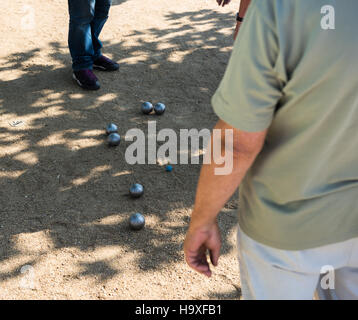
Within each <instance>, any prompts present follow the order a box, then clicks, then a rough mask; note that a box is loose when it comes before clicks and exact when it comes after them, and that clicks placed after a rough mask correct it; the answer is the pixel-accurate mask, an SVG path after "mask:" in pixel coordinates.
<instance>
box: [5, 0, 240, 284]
mask: <svg viewBox="0 0 358 320" xmlns="http://www.w3.org/2000/svg"><path fill="white" fill-rule="evenodd" d="M122 2H123V1H117V4H119V3H122ZM166 18H167V20H168V28H167V29H165V30H163V29H154V28H153V29H151V30H149V31H148V32H146V33H141V32H134V33H133V34H132V35H131V36H130V37H131V43H127V42H125V41H123V42H121V43H115V44H113V43H108V42H107V43H104V47H105V52H106V53H108V54H110V55H111V56H112V57H113V58H114V59H116V60H118V61H119V62H120V64H121V69H120V72H118V73H102V74H98V76H99V78H100V80H101V83H102V88H103V89H101V90H100V91H97V92H84V91H82V90H81V89H79V88H77V87H76V86H75V85H74V84H73V82H72V80H71V70H70V67H69V66H70V65H71V61H70V57H69V55H68V53H67V48H66V47H65V46H64V45H62V44H60V43H51V44H50V46H51V50H50V52H51V54H50V56H49V57H48V61H49V64H48V65H40V64H33V63H32V62H31V59H32V58H33V57H36V55H37V54H38V53H39V50H38V49H36V50H31V51H29V52H19V53H16V54H14V55H11V56H9V57H7V58H6V61H5V62H4V64H3V65H2V66H1V67H0V72H1V71H6V70H15V69H16V70H21V74H20V76H18V77H16V78H14V79H12V80H8V81H4V80H0V91H1V93H2V94H1V97H0V114H1V117H2V123H1V126H0V232H1V233H0V241H1V244H0V262H6V261H7V260H9V259H12V258H14V257H16V256H19V255H21V254H22V251H21V248H20V247H19V245H18V241H19V235H20V234H31V233H36V232H41V231H43V232H46V235H47V236H48V238H49V241H50V242H51V243H52V245H53V249H61V248H76V249H78V250H80V251H81V252H83V253H87V252H91V251H93V250H95V249H96V248H100V247H109V246H118V255H117V256H116V257H115V258H113V259H119V260H120V259H121V257H123V256H124V255H125V254H126V253H127V252H136V253H137V261H136V263H137V265H138V267H139V268H140V269H141V270H143V271H150V270H156V269H160V268H162V267H163V266H165V265H171V264H173V263H175V262H177V261H181V260H182V259H183V255H182V241H183V239H184V235H185V232H186V229H187V225H188V221H189V213H190V211H189V210H190V207H191V206H192V205H193V201H194V194H195V186H196V181H197V178H198V175H199V169H200V167H199V166H198V165H177V166H175V169H174V172H173V173H171V174H169V173H167V172H165V170H164V169H163V167H161V166H158V165H134V166H132V165H129V164H127V163H126V161H125V156H124V155H125V150H126V147H127V146H128V145H129V142H126V141H124V139H123V141H122V142H121V145H120V146H119V147H118V148H113V149H112V148H111V149H110V148H108V147H107V145H106V143H105V135H104V133H103V128H104V126H105V125H106V124H107V123H108V122H115V123H117V124H118V125H119V128H120V133H121V134H122V135H123V136H124V134H125V132H127V130H129V129H131V128H140V129H143V131H146V128H147V122H148V120H154V121H157V129H158V130H159V129H162V128H172V129H174V130H175V131H176V132H177V133H179V130H180V129H184V128H188V129H191V128H197V129H199V130H200V129H202V128H209V129H210V128H211V127H212V126H213V125H214V123H215V121H216V117H215V115H214V113H213V111H212V110H211V107H210V98H211V95H212V94H213V92H214V90H215V89H216V87H217V86H218V83H219V81H220V79H221V77H222V74H223V72H224V69H225V66H226V63H227V60H228V55H229V50H230V47H231V45H232V39H231V37H230V36H227V35H225V34H224V32H223V31H225V29H227V28H229V27H231V17H230V16H227V15H226V14H221V13H218V12H212V11H210V10H202V11H199V12H184V13H181V14H175V13H169V14H168V15H167V17H166ZM183 19H189V20H190V21H191V23H190V24H186V23H184V22H183ZM199 26H205V27H206V28H205V30H198V27H199ZM153 39H154V40H153ZM145 100H152V101H164V102H165V103H166V104H167V106H168V110H167V112H166V113H165V114H164V115H163V116H162V117H153V116H143V115H142V114H141V113H140V110H139V109H140V104H141V102H142V101H145ZM16 121H24V122H23V123H21V122H20V123H18V122H16ZM189 123H190V125H189ZM134 182H140V183H142V184H143V185H144V186H145V188H146V193H145V195H144V196H143V197H142V198H140V199H138V200H133V199H130V198H128V188H129V186H130V185H131V184H132V183H134ZM134 212H142V213H144V214H145V215H146V217H147V227H146V228H145V229H144V230H142V231H140V232H132V231H130V230H129V229H128V217H129V215H130V214H132V213H134ZM234 225H235V217H234V216H233V215H231V216H230V215H229V216H225V217H222V218H221V226H222V228H223V242H224V247H223V254H225V253H227V252H228V251H229V250H230V249H231V246H230V245H229V244H228V242H227V235H228V234H229V232H230V231H231V230H232V228H233V227H234ZM41 250H43V251H41ZM41 250H40V251H41V252H46V250H49V249H46V248H43V249H41ZM31 263H32V264H34V265H35V264H36V260H35V261H32V260H31ZM19 267H20V266H19ZM81 268H82V270H83V272H82V273H81V275H96V276H98V275H100V277H101V278H104V279H106V278H110V277H112V276H113V275H115V274H116V273H118V272H121V269H120V267H118V268H117V269H114V268H113V266H111V265H110V263H109V262H108V261H97V262H94V263H82V264H81ZM15 273H16V270H10V271H6V272H0V279H2V280H5V279H8V278H11V277H14V275H15Z"/></svg>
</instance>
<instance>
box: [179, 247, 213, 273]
mask: <svg viewBox="0 0 358 320" xmlns="http://www.w3.org/2000/svg"><path fill="white" fill-rule="evenodd" d="M185 257H186V262H187V263H188V265H189V266H190V267H191V268H193V269H194V270H195V271H197V272H199V273H201V274H204V275H206V276H207V277H211V274H212V273H211V270H210V266H209V263H208V261H207V258H206V248H205V247H202V248H201V249H200V250H198V251H187V252H186V254H185Z"/></svg>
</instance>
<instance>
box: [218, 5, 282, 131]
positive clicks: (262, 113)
mask: <svg viewBox="0 0 358 320" xmlns="http://www.w3.org/2000/svg"><path fill="white" fill-rule="evenodd" d="M274 2H275V1H266V0H264V1H257V0H253V1H252V2H251V4H250V7H249V9H248V11H247V14H246V16H245V22H244V23H243V25H242V27H241V30H240V32H239V36H238V38H237V39H236V42H235V45H234V49H233V52H232V54H231V58H230V61H229V64H228V66H227V69H226V72H225V75H224V77H223V79H222V81H221V83H220V85H219V88H218V89H217V91H216V93H215V94H214V96H213V98H212V105H213V108H214V111H215V112H216V114H217V115H218V116H219V118H221V119H222V120H223V121H225V122H227V123H228V124H230V125H232V126H233V127H235V128H237V129H240V130H243V131H247V132H258V131H263V130H265V129H267V128H268V127H269V126H270V125H271V123H272V120H273V116H274V112H275V107H276V105H277V103H278V101H279V100H280V98H281V97H282V82H281V81H280V80H279V77H278V75H277V72H276V70H275V65H276V61H277V57H278V54H279V45H278V40H277V39H278V36H277V30H276V29H277V27H276V23H275V9H274Z"/></svg>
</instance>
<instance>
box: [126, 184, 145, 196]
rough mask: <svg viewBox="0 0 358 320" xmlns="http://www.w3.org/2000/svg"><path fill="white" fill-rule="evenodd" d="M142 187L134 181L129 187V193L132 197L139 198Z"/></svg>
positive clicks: (141, 193) (142, 191)
mask: <svg viewBox="0 0 358 320" xmlns="http://www.w3.org/2000/svg"><path fill="white" fill-rule="evenodd" d="M143 193H144V188H143V186H142V185H141V184H139V183H135V184H133V185H132V186H131V187H130V189H129V194H130V195H131V197H132V198H139V197H141V196H142V195H143Z"/></svg>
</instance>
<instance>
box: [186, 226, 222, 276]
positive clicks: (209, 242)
mask: <svg viewBox="0 0 358 320" xmlns="http://www.w3.org/2000/svg"><path fill="white" fill-rule="evenodd" d="M220 248H221V236H220V231H219V228H218V225H217V224H215V225H213V226H212V227H211V229H210V230H209V231H208V230H207V229H206V228H205V231H202V230H194V231H193V230H189V231H188V233H187V236H186V239H185V243H184V253H185V259H186V262H187V263H188V265H189V266H190V267H191V268H193V269H194V270H196V271H197V272H199V273H202V274H204V275H206V276H208V277H210V276H211V274H212V273H211V270H210V266H209V262H208V259H207V251H209V255H210V261H211V263H212V264H213V265H214V266H217V265H218V262H219V256H220Z"/></svg>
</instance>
